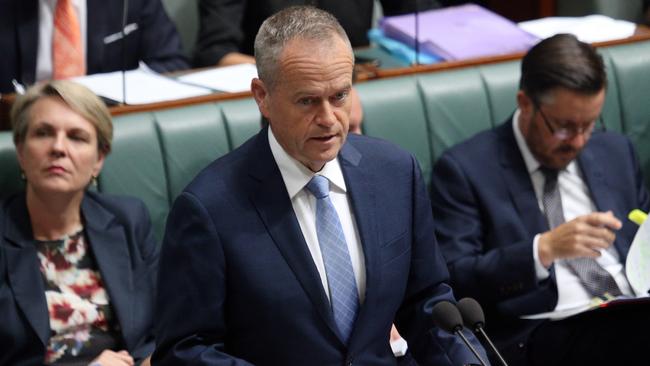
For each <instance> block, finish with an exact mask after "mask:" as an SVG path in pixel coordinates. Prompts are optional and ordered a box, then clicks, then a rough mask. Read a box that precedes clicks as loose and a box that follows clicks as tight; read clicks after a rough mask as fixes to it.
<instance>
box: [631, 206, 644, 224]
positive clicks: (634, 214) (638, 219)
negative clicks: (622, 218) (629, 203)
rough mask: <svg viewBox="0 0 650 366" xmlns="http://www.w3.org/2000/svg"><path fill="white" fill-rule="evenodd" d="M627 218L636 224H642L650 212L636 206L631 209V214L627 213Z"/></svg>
mask: <svg viewBox="0 0 650 366" xmlns="http://www.w3.org/2000/svg"><path fill="white" fill-rule="evenodd" d="M627 218H628V219H630V220H631V221H632V222H634V223H635V224H637V225H639V226H641V224H643V222H644V221H645V219H647V218H648V214H647V213H645V212H643V211H641V210H639V209H638V208H635V209H634V210H632V211H630V214H629V215H627Z"/></svg>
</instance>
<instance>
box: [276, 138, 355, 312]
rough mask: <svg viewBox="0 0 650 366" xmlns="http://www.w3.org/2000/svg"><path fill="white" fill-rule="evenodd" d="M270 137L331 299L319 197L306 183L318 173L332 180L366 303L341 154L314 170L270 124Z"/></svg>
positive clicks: (332, 194)
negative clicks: (284, 143)
mask: <svg viewBox="0 0 650 366" xmlns="http://www.w3.org/2000/svg"><path fill="white" fill-rule="evenodd" d="M268 138H269V145H270V146H271V152H272V153H273V158H274V159H275V162H276V163H277V164H278V168H279V169H280V174H282V179H283V180H284V184H285V186H286V187H287V192H288V193H289V199H291V205H292V206H293V211H294V212H295V214H296V218H297V219H298V223H299V224H300V230H301V231H302V235H303V236H304V238H305V242H306V243H307V247H308V248H309V252H310V253H311V257H312V259H313V260H314V264H315V265H316V268H317V269H318V274H319V275H320V279H321V282H322V284H323V289H324V290H325V293H326V294H327V298H328V299H329V298H330V293H329V286H328V283H327V274H326V272H325V264H324V262H323V255H322V254H321V249H320V245H319V244H318V236H317V234H316V198H315V197H314V195H312V194H311V193H310V192H309V191H308V190H307V188H306V187H305V186H306V185H307V183H309V181H310V180H311V178H312V177H313V176H314V175H316V174H319V175H322V176H324V177H325V178H327V179H328V180H329V181H330V195H329V196H330V199H331V201H332V204H333V205H334V208H335V209H336V212H337V213H338V215H339V220H340V221H341V226H342V228H343V234H344V235H345V241H346V242H347V244H348V252H349V253H350V259H351V260H352V269H353V271H354V277H355V280H356V282H357V290H358V291H359V301H360V302H361V303H363V301H364V299H365V292H366V291H365V289H366V271H365V260H364V257H363V248H362V247H361V240H360V239H359V232H358V230H357V223H356V221H355V219H354V214H353V212H352V209H351V206H350V203H349V201H348V195H347V187H346V186H345V180H344V179H343V172H342V171H341V166H340V165H339V161H338V158H336V159H334V160H332V161H330V162H328V163H327V164H325V166H324V167H323V169H321V171H320V172H318V173H314V172H312V171H311V170H309V169H307V167H305V166H304V165H303V164H302V163H300V162H299V161H297V160H296V159H294V158H293V157H291V156H290V155H289V154H287V152H286V151H284V149H283V148H282V146H280V144H279V143H278V141H277V140H276V139H275V136H274V135H273V132H272V131H271V128H269V133H268ZM296 245H299V243H296Z"/></svg>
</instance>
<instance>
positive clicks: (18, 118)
mask: <svg viewBox="0 0 650 366" xmlns="http://www.w3.org/2000/svg"><path fill="white" fill-rule="evenodd" d="M12 121H13V127H14V129H13V137H14V143H15V145H16V152H17V156H18V161H19V163H20V167H21V169H22V171H23V174H24V179H25V182H26V187H25V192H21V193H18V194H15V195H13V196H10V197H8V198H7V199H6V200H5V201H4V202H3V203H2V206H1V208H0V252H2V254H1V255H0V258H2V260H1V261H0V324H2V326H0V365H43V364H45V365H50V364H56V365H82V364H92V365H96V366H100V365H101V366H128V365H134V364H136V363H138V364H139V363H140V362H142V361H143V360H146V362H145V363H147V364H148V357H149V355H150V354H151V353H152V352H153V349H154V338H153V322H154V320H153V301H154V299H153V296H154V291H155V280H156V270H157V262H158V247H157V245H156V242H155V240H154V238H153V235H152V231H151V222H150V219H149V214H148V211H147V209H146V207H145V206H144V204H143V203H142V202H141V201H139V200H137V199H134V198H127V197H117V196H111V195H107V194H100V193H96V192H93V191H92V190H89V189H88V187H89V186H91V185H92V184H93V182H94V181H95V180H96V178H97V176H98V175H99V173H100V171H101V169H102V165H103V163H104V160H105V158H106V156H107V155H108V154H109V152H110V151H111V139H112V131H113V127H112V124H111V119H110V115H109V113H108V110H107V108H106V106H105V105H104V104H103V102H102V101H101V100H100V99H99V98H98V97H97V96H96V95H95V94H93V93H92V92H91V91H90V90H88V89H87V88H85V87H83V86H81V85H78V84H75V83H73V82H70V81H63V80H61V81H52V82H48V83H45V84H37V85H36V86H34V87H32V88H30V89H28V90H27V93H26V94H25V95H22V96H19V97H18V98H17V100H16V102H15V104H14V106H13V109H12Z"/></svg>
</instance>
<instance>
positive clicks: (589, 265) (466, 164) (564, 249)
mask: <svg viewBox="0 0 650 366" xmlns="http://www.w3.org/2000/svg"><path fill="white" fill-rule="evenodd" d="M521 70H522V75H521V81H520V90H519V92H518V93H517V104H518V109H517V110H516V111H515V113H514V115H513V117H511V118H510V119H509V120H508V121H506V122H505V123H504V124H503V125H501V126H499V127H497V128H495V129H494V130H490V131H484V132H482V133H479V134H478V135H476V136H474V137H473V138H471V139H469V140H468V141H466V142H463V143H461V144H459V145H457V146H455V147H453V148H451V149H449V150H448V151H447V152H446V153H445V154H443V156H442V157H441V158H440V160H439V161H438V162H437V163H436V165H435V167H434V173H433V181H432V204H433V210H434V217H436V218H437V220H438V222H437V223H436V235H437V238H438V240H439V241H440V245H441V248H442V251H443V253H444V254H445V258H446V260H447V264H448V266H449V269H450V272H451V280H452V281H451V282H452V285H453V286H454V288H455V289H456V291H457V293H458V294H459V296H461V295H462V296H472V297H475V298H476V299H478V300H479V301H480V302H481V303H482V304H483V306H484V307H485V308H486V313H487V319H488V326H489V328H488V330H489V332H490V333H491V334H492V336H493V337H494V338H495V339H496V343H497V345H498V346H499V347H500V348H501V349H502V350H503V351H504V353H505V356H506V357H505V358H506V360H507V361H509V364H510V365H527V364H539V365H561V364H573V365H576V364H589V365H594V364H631V362H632V361H634V360H637V361H638V360H643V359H644V358H640V355H641V353H640V351H641V350H642V349H643V348H641V347H643V346H641V344H643V343H646V342H647V341H648V337H647V336H645V337H644V336H641V337H626V334H632V333H637V332H635V331H634V329H644V325H646V324H647V323H648V322H649V316H648V315H647V314H648V311H649V310H648V309H646V308H645V307H643V308H642V309H639V308H636V309H635V310H633V311H632V310H631V311H628V312H626V313H625V314H623V313H618V312H617V311H613V310H612V311H611V312H606V313H603V314H598V315H597V316H596V315H594V316H593V317H589V316H582V317H575V318H569V319H566V320H563V321H557V322H549V321H540V320H523V319H521V318H520V317H521V316H523V315H530V314H536V313H543V312H549V311H553V310H563V309H571V308H575V307H580V306H585V305H588V304H589V303H590V302H591V301H592V299H594V298H609V297H612V296H617V295H621V294H623V295H634V294H633V292H632V289H631V288H630V285H629V283H628V282H627V278H626V276H625V271H624V266H623V264H624V263H625V258H626V256H627V252H628V250H629V248H630V244H631V241H632V239H633V237H634V235H635V232H636V229H637V226H636V225H635V224H633V223H632V222H630V221H627V220H626V219H625V218H626V217H627V214H628V213H629V212H630V210H632V209H635V208H640V209H642V210H645V211H647V210H648V208H650V199H649V198H648V192H647V191H646V188H645V186H644V184H643V179H642V176H641V172H640V169H639V164H638V161H637V156H636V154H635V152H634V149H633V147H632V145H631V143H630V141H629V140H628V139H627V138H626V137H624V136H622V135H620V134H617V133H612V132H604V131H599V130H600V124H602V121H600V120H599V116H600V113H601V109H602V106H603V102H604V100H605V88H606V74H605V69H604V66H603V61H602V58H601V57H600V56H599V55H598V54H597V53H596V51H595V50H594V49H593V48H592V47H591V46H590V45H588V44H585V43H582V42H579V41H578V40H577V39H576V38H575V37H573V36H570V35H566V34H565V35H558V36H554V37H552V38H549V39H546V40H544V41H542V42H540V43H539V44H538V45H536V46H535V47H533V48H532V49H531V50H530V51H529V53H528V54H527V55H526V56H525V57H524V59H523V61H522V65H521ZM590 276H592V277H591V278H590ZM594 277H597V279H594ZM630 331H631V333H627V332H630ZM627 361H629V363H628V362H627ZM612 362H613V363H612Z"/></svg>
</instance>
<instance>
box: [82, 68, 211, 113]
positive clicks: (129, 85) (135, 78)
mask: <svg viewBox="0 0 650 366" xmlns="http://www.w3.org/2000/svg"><path fill="white" fill-rule="evenodd" d="M72 80H73V81H75V82H77V83H79V84H83V85H85V86H86V87H88V88H89V89H90V90H92V91H93V92H95V94H97V95H100V96H102V97H106V98H109V99H112V100H114V101H116V102H119V103H123V102H124V98H123V90H122V72H121V71H115V72H109V73H104V74H94V75H88V76H82V77H78V78H73V79H72ZM125 80H126V104H149V103H157V102H165V101H169V100H177V99H184V98H191V97H197V96H200V95H207V94H210V93H211V92H212V91H211V90H209V89H206V88H201V87H198V86H194V85H187V84H183V83H180V82H178V81H176V80H174V79H170V78H168V77H166V76H162V75H160V74H157V73H155V72H153V71H151V70H149V69H148V68H147V67H146V66H142V65H141V67H140V68H138V69H136V70H130V71H127V72H126V73H125Z"/></svg>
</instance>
